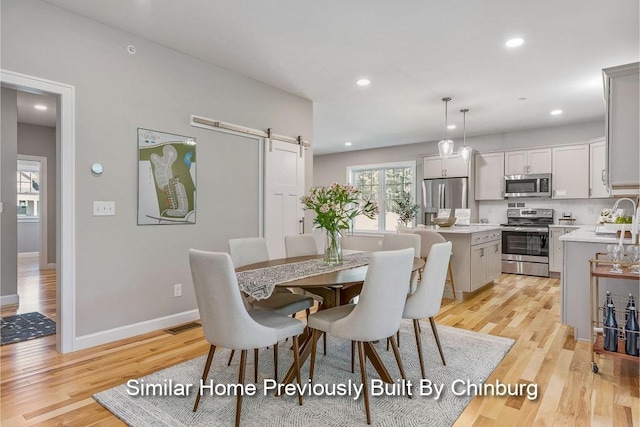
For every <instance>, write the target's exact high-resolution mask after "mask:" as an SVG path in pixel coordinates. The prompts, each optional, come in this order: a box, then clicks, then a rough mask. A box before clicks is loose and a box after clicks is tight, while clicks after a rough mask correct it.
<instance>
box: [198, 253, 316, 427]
mask: <svg viewBox="0 0 640 427" xmlns="http://www.w3.org/2000/svg"><path fill="white" fill-rule="evenodd" d="M189 265H190V266H191V276H192V278H193V286H194V289H195V295H196V301H197V303H198V310H199V311H200V320H201V321H202V328H203V331H204V336H205V339H206V340H207V341H208V342H209V344H211V346H210V348H209V354H208V356H207V361H206V363H205V366H204V370H203V373H202V381H203V382H204V381H206V379H207V377H208V375H209V370H210V368H211V362H212V361H213V357H214V354H215V351H216V348H217V347H224V348H230V349H234V350H241V355H240V367H239V373H238V384H243V383H244V372H245V366H246V361H247V350H249V349H257V348H260V347H267V346H272V345H275V344H277V343H278V341H280V340H283V339H285V338H288V337H293V355H294V367H295V371H296V378H297V381H298V384H301V380H300V363H299V359H298V335H300V334H301V333H302V331H303V329H304V324H303V323H302V322H301V321H299V320H296V319H292V318H290V317H288V316H286V315H283V314H278V313H274V312H268V311H263V310H252V311H247V309H246V307H245V306H244V304H243V302H242V296H241V293H240V288H239V287H238V280H237V276H236V273H235V271H234V268H233V264H232V262H231V258H230V257H229V255H228V254H226V253H216V252H205V251H199V250H195V249H191V250H189ZM256 362H257V361H256ZM200 397H201V395H200V393H197V395H196V401H195V403H194V405H193V412H196V410H197V409H198V405H199V403H200ZM298 404H299V405H302V395H300V394H298ZM241 410H242V394H241V393H238V395H237V397H236V418H235V425H236V427H238V426H239V425H240V414H241Z"/></svg>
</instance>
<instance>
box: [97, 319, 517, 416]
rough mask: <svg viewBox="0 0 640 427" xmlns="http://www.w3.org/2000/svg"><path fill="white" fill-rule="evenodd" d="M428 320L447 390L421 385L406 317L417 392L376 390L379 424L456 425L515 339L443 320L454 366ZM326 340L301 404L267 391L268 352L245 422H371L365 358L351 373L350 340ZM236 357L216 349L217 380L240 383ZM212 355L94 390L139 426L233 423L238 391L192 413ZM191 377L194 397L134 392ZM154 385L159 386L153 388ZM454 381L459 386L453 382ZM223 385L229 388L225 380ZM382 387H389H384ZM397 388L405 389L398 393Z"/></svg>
mask: <svg viewBox="0 0 640 427" xmlns="http://www.w3.org/2000/svg"><path fill="white" fill-rule="evenodd" d="M421 325H422V343H423V347H424V349H425V359H426V360H425V364H426V372H427V379H428V380H429V381H430V382H431V384H433V385H437V386H438V387H442V393H441V395H440V396H439V397H438V398H436V397H435V393H431V395H428V392H429V388H428V387H423V388H421V386H420V366H419V363H418V357H417V353H416V347H415V338H414V335H413V327H412V324H411V322H407V321H405V322H403V325H402V328H401V347H400V352H401V358H402V361H403V363H404V368H405V371H406V374H407V378H408V380H409V381H411V382H412V385H413V386H412V391H413V397H412V398H411V399H409V398H408V397H406V396H402V395H400V394H402V393H403V391H400V390H405V389H402V388H400V387H399V386H396V387H395V390H393V388H392V389H389V391H388V393H386V392H385V393H384V394H383V395H381V396H375V397H372V398H371V399H370V401H371V410H372V424H373V425H376V426H402V427H406V426H450V425H452V424H453V423H454V422H455V420H456V419H457V418H458V417H459V416H460V414H461V413H462V411H463V410H464V408H465V407H466V406H467V404H468V403H469V401H470V400H471V399H472V397H473V396H472V395H469V394H467V393H466V392H465V390H467V385H466V384H467V383H472V384H482V383H484V381H485V380H486V379H487V378H488V377H489V375H490V374H491V373H492V372H493V370H494V369H495V368H496V366H497V365H498V364H499V363H500V361H501V360H502V359H503V357H504V356H505V355H506V354H507V352H508V351H509V349H510V348H511V346H512V345H513V343H514V340H512V339H509V338H502V337H496V336H492V335H485V334H480V333H476V332H470V331H465V330H462V329H457V328H452V327H447V326H439V327H438V332H439V335H440V340H441V343H442V344H443V348H444V354H445V358H446V361H447V365H446V366H443V365H442V362H441V361H440V356H439V354H438V350H437V347H436V345H435V341H434V339H433V335H432V332H431V327H430V326H429V323H428V322H422V323H421ZM287 347H288V346H287V345H284V344H282V345H280V357H279V374H280V376H281V377H282V375H284V372H285V371H286V369H287V368H288V367H289V366H290V365H291V361H292V357H291V351H289V350H288V349H287ZM318 347H319V351H318V357H317V359H316V373H315V378H314V385H316V387H315V388H316V390H314V391H315V392H316V393H315V394H312V395H305V396H304V405H303V406H298V403H297V397H296V395H295V394H294V395H291V396H286V395H283V396H280V397H274V393H273V392H272V391H270V392H268V394H267V395H265V394H264V393H263V392H264V389H265V386H269V385H270V384H269V383H268V380H269V378H272V374H273V359H272V354H273V352H272V351H271V349H263V350H261V351H260V360H259V368H260V370H259V377H258V383H257V389H256V394H255V395H253V396H245V397H244V399H243V405H242V425H244V426H349V425H355V426H360V425H366V416H365V412H364V400H363V398H362V395H360V397H359V398H357V399H356V398H355V397H356V391H355V389H354V387H358V386H359V385H360V384H361V381H360V371H359V368H358V365H357V364H356V369H355V374H352V373H351V372H350V360H351V350H350V348H351V347H350V343H349V342H348V341H343V340H340V339H337V338H334V337H328V353H327V356H323V355H322V350H321V346H318ZM377 350H378V352H379V354H380V356H381V358H382V360H383V361H384V363H385V365H386V366H387V368H388V369H389V372H390V373H391V375H392V376H393V377H394V378H400V374H399V371H398V368H397V365H396V362H395V359H394V357H393V352H392V351H386V350H385V345H384V343H382V342H381V343H379V344H377ZM248 353H249V356H248V358H247V359H248V360H247V369H246V372H247V374H246V377H245V382H250V381H252V380H253V370H254V367H253V357H252V355H251V353H252V352H248ZM228 357H229V350H226V349H224V350H219V351H217V352H216V355H215V358H214V360H213V363H212V366H211V371H210V374H209V380H213V384H214V385H216V384H235V383H237V378H238V363H239V356H238V355H236V357H235V358H234V361H233V362H232V364H231V366H230V367H227V365H226V363H227V360H228ZM356 361H357V353H356ZM204 362H205V357H204V356H203V357H199V358H197V359H193V360H190V361H188V362H184V363H181V364H179V365H176V366H172V367H170V368H167V369H164V370H162V371H159V372H156V373H154V374H151V375H148V376H146V377H144V378H142V379H134V378H132V380H134V381H133V382H131V383H130V385H129V386H128V385H127V383H125V384H122V385H119V386H117V387H114V388H112V389H109V390H106V391H103V392H100V393H97V394H95V395H94V396H93V397H94V398H95V399H96V400H97V401H98V402H99V403H100V404H102V405H103V406H104V407H105V408H107V409H108V410H109V411H111V412H112V413H113V414H115V415H116V416H117V417H118V418H120V419H121V420H123V421H124V422H125V423H127V424H128V425H131V426H154V427H155V426H229V425H233V423H234V418H235V402H236V399H235V397H234V396H218V395H214V396H210V395H209V394H208V393H206V394H204V395H203V397H202V399H201V400H200V407H199V408H198V411H197V412H195V413H194V412H192V407H193V403H194V399H195V394H196V393H197V392H198V391H199V386H200V377H201V376H202V370H203V367H204ZM367 370H368V374H369V383H370V384H372V381H375V380H377V376H376V372H375V370H374V369H373V367H372V366H370V364H369V363H368V366H367ZM308 371H309V360H307V362H306V363H305V364H304V366H303V369H302V378H303V380H302V382H303V385H305V384H307V382H306V381H307V378H308ZM265 381H267V382H266V383H265ZM189 384H192V385H193V386H192V387H191V393H190V394H189V395H188V396H167V395H162V396H160V395H155V396H154V395H146V396H140V395H138V396H133V395H132V394H136V393H137V394H141V393H146V392H147V391H149V392H151V391H152V390H153V389H155V388H157V389H161V388H164V389H166V390H168V389H172V390H174V391H180V387H187V386H188V385H189ZM147 385H151V387H150V388H146V386H147ZM169 385H171V387H169ZM318 385H321V387H318ZM334 385H338V386H341V387H344V388H345V393H348V392H350V393H351V395H341V396H336V395H332V396H331V395H321V394H322V393H332V390H333V387H334ZM425 385H426V384H425ZM452 385H454V386H455V387H454V388H453V389H452ZM349 386H350V387H349ZM219 387H220V389H222V386H219ZM347 390H349V391H347ZM378 390H379V391H382V389H381V388H378ZM431 390H433V388H432V389H431ZM220 391H222V390H220ZM370 391H371V389H370ZM394 391H396V392H397V393H396V394H397V395H393V392H394ZM421 391H422V393H421ZM458 394H460V395H458ZM472 394H473V393H472ZM505 398H506V397H505Z"/></svg>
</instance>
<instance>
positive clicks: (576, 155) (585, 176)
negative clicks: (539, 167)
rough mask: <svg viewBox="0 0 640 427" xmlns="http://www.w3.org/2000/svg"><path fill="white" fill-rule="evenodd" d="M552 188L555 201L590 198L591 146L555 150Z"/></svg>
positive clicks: (572, 146)
mask: <svg viewBox="0 0 640 427" xmlns="http://www.w3.org/2000/svg"><path fill="white" fill-rule="evenodd" d="M551 187H552V189H553V192H552V197H553V198H554V199H588V198H589V144H578V145H565V146H560V147H554V148H553V171H552V175H551Z"/></svg>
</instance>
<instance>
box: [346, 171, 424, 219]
mask: <svg viewBox="0 0 640 427" xmlns="http://www.w3.org/2000/svg"><path fill="white" fill-rule="evenodd" d="M415 176H416V162H399V163H384V164H377V165H362V166H349V167H347V180H348V181H349V183H350V184H351V185H353V186H354V187H356V188H358V189H359V190H360V191H362V196H363V197H364V198H368V199H370V200H375V201H377V202H378V206H379V207H380V214H379V215H378V217H377V218H376V219H369V218H367V217H365V216H363V215H360V216H358V217H356V218H355V219H354V221H353V230H354V231H395V230H396V227H397V225H398V214H396V213H393V212H392V210H393V206H394V205H393V204H394V202H395V200H398V199H399V198H400V197H401V196H402V194H403V193H409V194H411V197H413V200H416V186H415Z"/></svg>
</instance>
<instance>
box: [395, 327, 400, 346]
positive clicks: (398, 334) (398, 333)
mask: <svg viewBox="0 0 640 427" xmlns="http://www.w3.org/2000/svg"><path fill="white" fill-rule="evenodd" d="M396 336H397V337H398V347H400V329H398V332H396Z"/></svg>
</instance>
